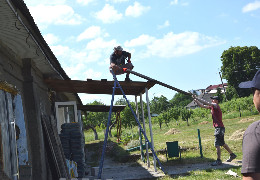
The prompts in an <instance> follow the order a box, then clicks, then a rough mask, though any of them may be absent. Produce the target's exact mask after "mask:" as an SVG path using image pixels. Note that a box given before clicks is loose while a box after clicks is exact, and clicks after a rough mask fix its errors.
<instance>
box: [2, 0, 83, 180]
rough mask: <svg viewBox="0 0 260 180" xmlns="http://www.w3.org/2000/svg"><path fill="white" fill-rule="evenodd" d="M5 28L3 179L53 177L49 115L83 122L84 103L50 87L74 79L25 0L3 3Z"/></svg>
mask: <svg viewBox="0 0 260 180" xmlns="http://www.w3.org/2000/svg"><path fill="white" fill-rule="evenodd" d="M0 24H1V25H0V122H1V124H0V172H1V173H0V174H3V177H1V175H0V179H5V178H6V179H8V178H9V179H26V180H30V179H33V180H34V179H35V180H36V179H37V180H47V179H48V180H49V179H53V175H52V171H51V168H52V166H51V164H50V162H49V159H48V158H49V157H48V156H47V154H48V152H47V148H46V136H44V127H43V124H42V120H43V117H45V118H46V117H47V118H55V117H56V115H57V114H58V115H57V116H60V118H59V122H57V125H58V128H60V127H59V125H60V124H62V123H64V122H73V121H75V122H77V121H78V119H77V118H78V117H77V110H76V105H82V102H81V100H80V98H79V97H78V95H77V94H76V93H66V92H55V90H52V89H50V88H48V86H47V84H46V83H45V80H46V79H50V78H51V79H59V80H69V79H70V78H69V77H68V75H67V74H66V73H65V71H64V70H63V69H62V67H61V65H60V63H59V62H58V60H57V58H56V57H55V55H54V54H53V52H52V51H51V49H50V47H49V46H48V44H47V43H46V42H45V40H44V38H43V37H42V35H41V33H40V31H39V29H38V27H37V25H36V24H35V22H34V20H33V17H32V16H31V14H30V12H29V10H28V8H27V6H26V5H25V3H24V2H23V0H0ZM55 102H56V104H55ZM4 175H5V177H4Z"/></svg>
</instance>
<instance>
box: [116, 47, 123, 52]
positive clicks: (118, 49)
mask: <svg viewBox="0 0 260 180" xmlns="http://www.w3.org/2000/svg"><path fill="white" fill-rule="evenodd" d="M114 50H117V51H123V48H122V47H121V46H116V47H114Z"/></svg>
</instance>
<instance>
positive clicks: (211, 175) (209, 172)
mask: <svg viewBox="0 0 260 180" xmlns="http://www.w3.org/2000/svg"><path fill="white" fill-rule="evenodd" d="M240 168H241V167H239V166H232V165H228V166H227V167H224V168H213V167H212V168H209V169H204V170H201V171H203V172H201V173H199V174H198V173H195V172H194V171H189V172H186V173H182V174H168V175H167V177H169V178H171V179H179V178H181V177H182V179H183V178H185V179H186V178H187V179H190V178H194V177H195V176H196V178H197V179H198V178H200V177H201V179H215V178H216V177H217V176H221V178H223V179H233V178H239V179H240V176H241V175H240ZM230 169H232V171H236V172H237V175H238V177H234V176H231V175H227V174H225V173H226V172H227V171H228V170H230ZM153 179H164V178H153Z"/></svg>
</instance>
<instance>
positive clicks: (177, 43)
mask: <svg viewBox="0 0 260 180" xmlns="http://www.w3.org/2000/svg"><path fill="white" fill-rule="evenodd" d="M225 42H226V41H224V40H221V39H219V38H217V37H210V36H206V35H204V34H200V33H198V32H183V33H179V34H174V33H173V32H169V33H168V34H166V35H164V36H163V37H162V38H160V39H156V38H155V37H152V36H149V35H144V34H143V35H141V36H139V37H138V38H135V39H132V40H130V41H126V42H125V46H126V47H137V46H145V47H146V49H145V50H139V51H138V54H136V55H135V56H138V57H141V58H149V57H152V56H153V57H155V56H157V57H161V58H173V57H180V56H185V55H188V54H192V53H196V52H199V51H201V50H203V49H206V48H209V47H214V46H218V45H221V44H224V43H225Z"/></svg>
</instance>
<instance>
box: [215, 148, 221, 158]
mask: <svg viewBox="0 0 260 180" xmlns="http://www.w3.org/2000/svg"><path fill="white" fill-rule="evenodd" d="M216 150H217V156H218V159H221V149H220V146H216Z"/></svg>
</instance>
